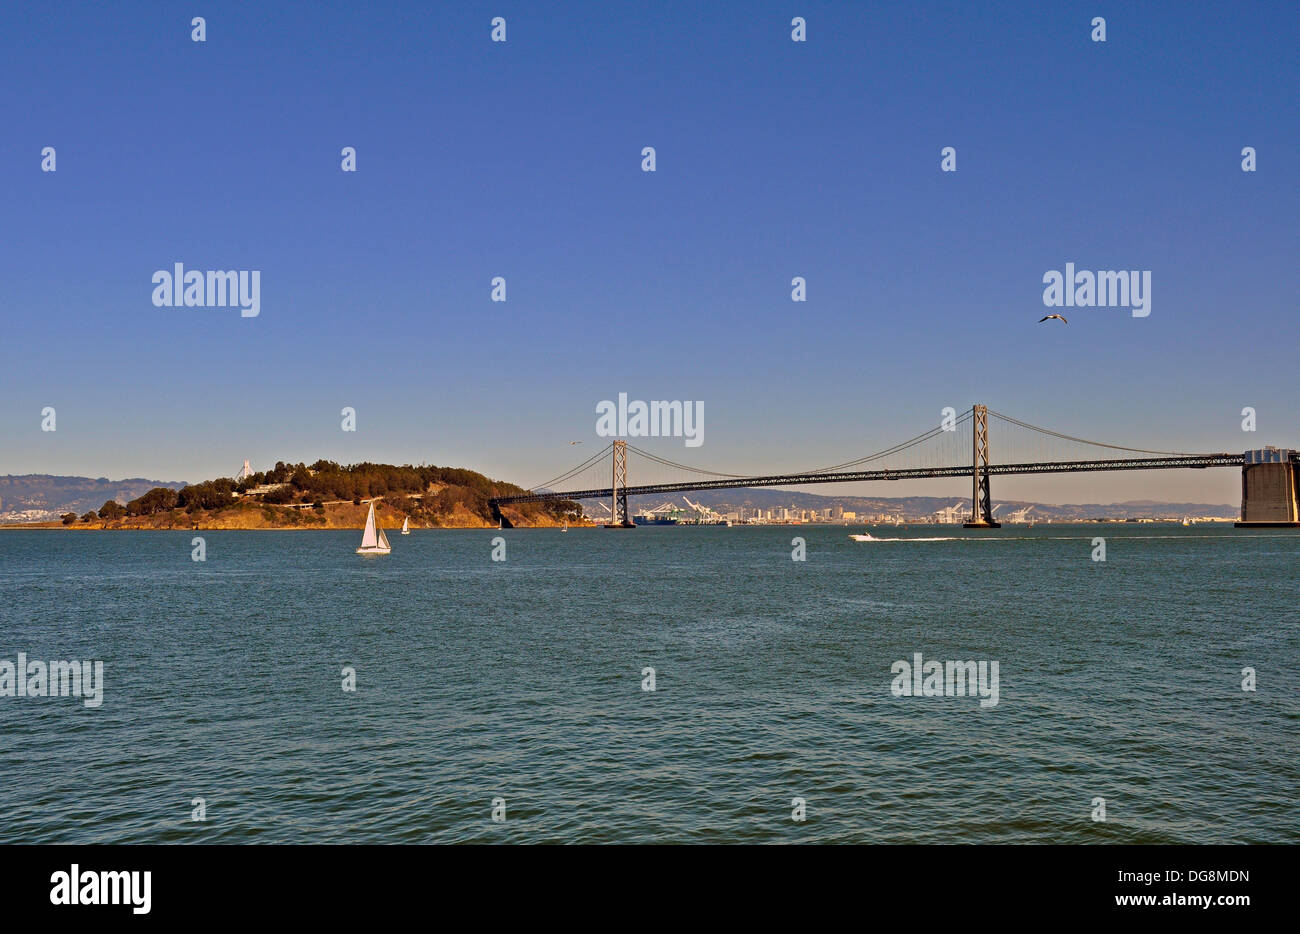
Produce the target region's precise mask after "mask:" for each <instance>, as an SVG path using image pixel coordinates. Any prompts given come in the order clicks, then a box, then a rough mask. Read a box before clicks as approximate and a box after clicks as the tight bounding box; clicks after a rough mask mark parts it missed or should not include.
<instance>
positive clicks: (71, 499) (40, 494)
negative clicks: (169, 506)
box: [0, 473, 185, 522]
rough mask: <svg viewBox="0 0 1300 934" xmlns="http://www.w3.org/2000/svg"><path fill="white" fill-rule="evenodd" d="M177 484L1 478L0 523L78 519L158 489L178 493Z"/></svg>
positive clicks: (137, 480)
mask: <svg viewBox="0 0 1300 934" xmlns="http://www.w3.org/2000/svg"><path fill="white" fill-rule="evenodd" d="M184 486H185V484H184V483H183V482H181V481H177V480H146V479H145V478H143V477H129V478H127V479H126V480H110V479H108V477H97V478H94V479H92V478H90V477H57V476H53V475H52V474H45V473H29V474H18V475H7V476H0V522H45V521H49V520H51V519H57V518H58V517H59V516H61V515H62V514H63V513H65V512H75V513H76V514H77V515H81V514H82V513H85V512H89V511H90V510H92V509H98V508H99V507H100V506H102V505H104V503H106V502H107V501H108V500H110V499H111V500H116V501H117V502H119V503H122V504H123V505H125V504H126V503H128V502H130V501H131V500H133V499H135V498H136V497H138V496H143V495H144V494H145V493H148V492H149V491H150V490H152V489H155V488H156V487H166V488H167V489H171V490H179V489H181V488H182V487H184Z"/></svg>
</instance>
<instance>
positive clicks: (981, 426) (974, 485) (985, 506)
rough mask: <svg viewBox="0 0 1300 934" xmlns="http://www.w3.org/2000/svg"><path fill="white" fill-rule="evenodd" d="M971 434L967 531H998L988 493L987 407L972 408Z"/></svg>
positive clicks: (999, 524)
mask: <svg viewBox="0 0 1300 934" xmlns="http://www.w3.org/2000/svg"><path fill="white" fill-rule="evenodd" d="M971 414H972V415H973V416H974V418H973V419H972V420H971V432H972V434H973V436H974V451H973V452H972V454H971V497H970V521H969V522H967V523H966V524H965V526H964V527H965V528H968V529H1000V528H1002V523H1001V522H996V521H994V519H993V497H992V495H991V494H990V493H989V410H988V406H983V405H976V406H974V407H972V409H971Z"/></svg>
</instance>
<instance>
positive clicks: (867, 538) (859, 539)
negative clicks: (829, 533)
mask: <svg viewBox="0 0 1300 934" xmlns="http://www.w3.org/2000/svg"><path fill="white" fill-rule="evenodd" d="M849 538H851V539H853V540H854V541H855V542H955V541H960V540H961V537H960V536H957V535H949V536H946V537H943V538H876V537H875V536H874V535H850V536H849Z"/></svg>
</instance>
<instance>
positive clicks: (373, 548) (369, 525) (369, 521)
mask: <svg viewBox="0 0 1300 934" xmlns="http://www.w3.org/2000/svg"><path fill="white" fill-rule="evenodd" d="M392 550H393V546H392V545H390V544H388V536H386V535H384V530H383V529H381V528H380V527H379V523H377V522H376V521H375V502H374V500H371V501H370V512H369V514H367V516H366V530H365V531H364V532H362V533H361V547H360V548H358V549H357V554H359V555H386V554H388V553H389V552H390V551H392Z"/></svg>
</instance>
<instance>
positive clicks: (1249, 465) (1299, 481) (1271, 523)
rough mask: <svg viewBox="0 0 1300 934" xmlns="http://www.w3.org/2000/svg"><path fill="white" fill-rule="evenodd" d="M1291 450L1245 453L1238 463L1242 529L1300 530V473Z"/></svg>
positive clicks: (1238, 523) (1240, 526)
mask: <svg viewBox="0 0 1300 934" xmlns="http://www.w3.org/2000/svg"><path fill="white" fill-rule="evenodd" d="M1296 466H1297V465H1296V462H1295V461H1293V460H1292V459H1291V452H1290V451H1279V450H1277V449H1275V448H1265V449H1263V450H1261V451H1247V452H1246V454H1245V456H1244V458H1243V460H1242V464H1241V521H1239V522H1237V523H1235V524H1236V527H1237V528H1239V529H1242V528H1297V527H1300V506H1298V505H1297V504H1298V503H1300V471H1297V469H1296Z"/></svg>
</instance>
